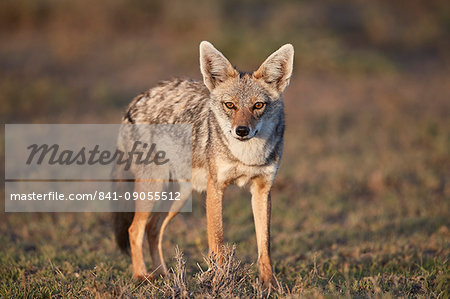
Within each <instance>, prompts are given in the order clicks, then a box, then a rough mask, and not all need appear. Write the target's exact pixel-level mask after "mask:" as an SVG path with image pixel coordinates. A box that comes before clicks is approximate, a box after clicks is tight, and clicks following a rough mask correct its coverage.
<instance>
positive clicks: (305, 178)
mask: <svg viewBox="0 0 450 299" xmlns="http://www.w3.org/2000/svg"><path fill="white" fill-rule="evenodd" d="M444 78H445V77H444V76H440V75H434V76H426V77H424V76H409V77H405V76H399V75H395V74H394V75H388V76H383V77H371V76H368V77H366V78H360V77H357V78H354V77H351V76H349V77H346V78H345V79H343V78H342V77H334V76H329V77H324V76H321V77H320V78H319V77H315V76H309V77H302V76H298V77H297V78H296V81H295V82H294V84H293V85H292V86H291V90H289V91H288V92H287V94H286V102H287V120H288V122H287V124H288V125H287V132H286V147H285V156H284V160H283V163H282V167H281V170H280V174H279V176H278V178H277V181H276V182H277V183H276V185H275V188H274V191H273V212H272V217H273V218H272V219H273V220H272V244H273V245H272V256H273V260H274V268H275V273H276V276H277V278H278V281H279V283H280V285H281V288H279V289H278V291H274V292H272V293H271V295H276V296H289V295H294V296H296V295H311V296H314V297H315V296H321V295H331V296H335V295H345V296H357V297H358V296H374V295H375V296H377V295H381V294H383V295H386V294H387V295H391V296H393V297H398V296H400V297H409V296H419V297H420V296H423V297H440V298H444V297H448V296H449V294H450V293H449V279H450V271H449V269H450V268H449V264H448V263H449V260H448V259H449V256H450V217H449V216H450V215H449V211H450V200H449V198H450V185H449V182H448V178H449V177H450V174H449V169H450V156H449V148H450V135H449V129H448V128H450V119H449V118H448V111H449V103H448V101H447V99H446V97H447V96H446V95H448V94H450V90H449V86H450V84H449V83H450V82H448V79H444ZM323 84H326V86H327V88H326V89H323V88H321V86H322V85H323ZM298 94H302V96H301V97H297V96H296V95H298ZM425 96H426V99H427V100H426V101H424V98H425ZM224 206H225V210H224V222H225V238H226V241H227V242H228V243H230V244H236V245H237V249H236V252H235V258H236V259H238V260H241V261H242V263H241V265H240V268H239V269H237V270H235V271H234V272H233V273H231V274H230V275H228V276H227V277H225V278H224V281H226V283H228V285H227V284H225V285H224V286H222V289H220V288H219V294H222V295H223V294H227V293H226V292H231V294H233V295H235V296H240V295H245V296H256V295H258V296H259V295H261V296H266V295H268V294H267V293H264V292H262V290H261V289H260V288H259V287H258V284H257V283H256V278H257V272H256V267H255V266H254V265H253V263H255V259H256V244H255V237H254V228H253V219H252V214H251V208H250V202H249V194H248V193H247V192H244V191H239V189H234V188H232V189H230V190H229V191H228V192H227V194H226V199H225V201H224ZM193 208H194V211H193V212H192V213H189V214H184V215H181V216H178V217H176V218H175V219H174V220H173V224H172V225H171V226H169V228H168V231H167V234H166V236H167V237H166V240H165V248H166V259H167V260H168V263H169V265H170V266H171V267H175V268H176V267H177V265H178V264H179V262H177V261H176V259H174V257H175V246H178V247H179V248H180V250H181V251H182V252H183V253H184V260H185V267H186V274H185V276H184V282H183V283H182V284H181V285H184V286H185V290H186V292H185V293H179V294H189V295H191V296H199V295H205V296H207V295H214V294H215V293H214V292H217V286H216V287H213V286H212V285H211V283H210V281H209V280H208V279H209V278H208V277H206V278H205V275H206V276H207V274H203V280H202V275H201V271H200V269H199V266H198V265H200V267H201V268H202V269H203V270H206V268H208V267H207V265H208V264H207V263H206V262H205V261H204V259H203V254H204V253H205V252H206V250H207V241H206V231H205V219H204V218H205V217H204V214H205V211H204V203H203V197H202V196H196V197H195V199H194V204H193ZM1 218H2V221H1V222H0V231H1V234H0V244H1V245H0V246H1V248H2V250H1V252H0V264H1V265H2V267H1V268H0V277H1V282H0V292H1V295H2V296H4V297H10V296H25V297H41V296H45V297H53V296H67V297H72V296H91V297H96V296H97V297H105V296H106V297H108V296H112V297H116V296H126V297H128V296H129V297H140V296H148V295H162V294H164V295H165V296H171V294H173V293H172V292H174V290H180V288H179V287H180V282H179V281H178V282H177V281H176V280H171V279H172V278H174V277H169V279H168V280H166V281H158V282H155V283H154V284H143V285H138V284H136V283H135V282H133V281H132V280H131V267H130V257H129V256H125V255H123V254H121V253H120V252H119V251H118V249H117V248H116V246H115V243H114V240H113V235H112V227H111V221H110V215H107V214H69V213H68V214H4V213H3V214H1ZM233 261H234V262H237V261H236V260H233ZM148 262H150V261H149V260H148ZM182 264H183V263H181V265H182ZM178 267H179V265H178ZM175 272H176V271H175ZM180 273H183V272H182V271H181V272H180V271H178V274H180ZM236 273H237V274H236ZM240 277H242V279H244V280H243V281H241V282H240ZM230 284H231V286H235V284H237V285H238V287H230ZM177 287H178V289H177ZM181 290H183V288H181ZM230 290H231V291H230Z"/></svg>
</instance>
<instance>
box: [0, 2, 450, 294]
mask: <svg viewBox="0 0 450 299" xmlns="http://www.w3.org/2000/svg"><path fill="white" fill-rule="evenodd" d="M202 40H208V41H210V42H212V43H213V44H214V45H215V46H216V47H217V48H218V49H219V50H220V51H222V52H223V53H224V55H225V56H227V58H228V59H229V60H230V61H231V62H232V63H233V64H234V65H236V66H237V67H238V68H239V69H241V70H244V71H249V70H255V69H256V68H257V67H258V66H259V64H260V63H261V62H262V61H264V59H265V58H266V57H267V56H268V55H270V54H271V53H272V52H273V51H275V50H276V49H278V48H279V47H280V46H281V45H283V44H285V43H292V44H293V45H294V47H295V51H296V52H295V66H294V75H293V77H292V80H291V85H290V87H289V88H288V89H287V91H286V92H285V96H284V98H285V102H286V117H287V131H286V139H285V140H286V141H285V151H284V157H283V162H282V165H281V169H280V173H279V176H278V177H277V180H276V185H275V188H274V192H273V213H272V214H273V221H272V223H273V225H272V227H273V237H272V240H273V244H274V245H273V256H274V260H276V261H277V262H276V264H275V268H276V272H277V273H280V275H281V277H283V281H285V282H286V283H287V284H288V285H290V286H291V287H293V286H298V285H301V286H303V289H305V288H306V289H307V288H308V287H310V288H311V289H312V290H315V291H318V292H320V293H322V292H325V290H328V289H327V288H328V286H329V284H330V282H331V283H335V286H337V287H338V288H335V290H338V289H339V288H341V290H342V289H343V285H346V284H345V283H343V281H344V282H345V281H350V283H349V287H348V288H349V289H350V292H355V294H366V293H364V292H365V291H367V289H366V288H369V287H368V285H370V283H372V289H374V288H375V286H374V285H375V282H373V281H372V280H364V279H365V278H367V277H375V278H374V279H375V280H374V281H376V282H377V283H379V289H381V290H382V291H383V292H390V291H392V294H394V295H404V294H408V293H407V292H410V291H411V290H412V291H411V292H412V293H411V294H426V295H433V294H434V295H438V294H439V292H440V289H439V286H442V285H444V286H445V285H447V284H446V282H448V277H449V267H448V257H449V254H450V249H449V248H450V246H449V240H450V232H449V229H450V220H449V219H450V212H449V211H450V181H449V180H450V117H449V112H450V100H449V95H450V76H449V74H450V73H449V66H450V2H449V1H441V0H430V1H419V0H412V1H359V0H347V1H331V0H330V1H291V0H281V1H256V0H245V1H237V0H220V1H214V2H213V1H206V0H200V1H195V2H191V1H182V0H175V1H138V0H97V1H87V0H78V1H60V0H19V1H15V0H3V1H1V2H0V107H1V108H0V116H1V119H2V122H3V123H118V122H120V119H121V116H122V113H123V111H124V109H125V108H126V106H127V104H128V103H129V102H130V101H131V99H132V98H133V97H134V96H135V95H137V94H138V93H140V92H142V91H145V90H146V89H148V88H150V87H152V86H153V85H155V84H156V83H157V82H158V81H160V80H163V79H170V78H172V77H186V78H187V77H189V78H194V79H198V80H201V75H200V71H199V61H198V60H199V57H198V45H199V43H200V41H202ZM1 134H2V135H1V137H2V138H1V142H2V143H4V132H3V131H2V133H1ZM3 151H4V146H1V149H0V153H1V155H2V156H4V153H3ZM2 160H3V159H2ZM1 163H3V161H2V162H1ZM1 169H2V170H1V171H2V172H3V171H4V170H3V169H4V167H1ZM3 175H4V174H3ZM2 188H3V186H2ZM2 192H3V190H2ZM228 193H229V194H228V195H229V197H231V199H229V200H226V201H225V212H224V213H225V229H226V232H225V234H226V238H227V240H228V241H229V242H235V243H237V244H239V245H238V252H239V254H240V256H241V257H242V258H243V259H244V260H245V261H248V262H251V261H254V260H255V259H256V253H255V252H254V248H255V246H256V245H255V240H254V231H253V223H252V216H251V209H250V204H249V201H248V194H247V193H245V192H243V191H237V190H235V189H231V190H230V191H229V192H228ZM2 197H4V196H2ZM197 200H198V201H197V204H196V203H195V202H194V205H196V207H197V208H196V210H195V211H194V212H193V214H194V216H192V215H183V216H181V217H177V218H176V220H175V221H176V222H178V223H179V225H178V226H177V228H172V229H170V228H169V230H171V232H169V233H168V234H167V235H168V238H167V241H166V243H167V244H166V247H167V248H169V249H168V252H170V253H171V252H172V251H171V250H172V248H173V246H174V245H175V244H180V247H181V248H183V250H184V251H185V252H186V254H187V256H188V259H192V261H189V262H188V264H192V266H191V269H193V270H192V271H194V272H195V269H196V266H195V262H196V261H197V260H199V259H200V254H199V252H204V251H205V250H206V236H205V233H204V230H205V226H204V219H203V218H204V217H203V216H204V208H203V203H202V201H201V199H197ZM2 206H3V205H2ZM62 215H63V216H60V215H51V216H49V215H45V214H39V215H26V214H9V215H7V214H5V213H3V212H2V214H1V215H0V217H1V219H2V221H1V222H0V231H1V237H0V240H1V241H2V242H1V243H2V245H0V247H3V246H4V249H5V250H2V253H1V254H0V260H1V261H2V262H1V263H2V266H3V267H2V268H3V270H0V271H2V272H3V273H1V275H3V276H4V277H5V278H6V281H8V280H12V279H13V277H15V278H14V279H19V280H20V279H24V277H26V275H25V274H24V273H28V272H30V271H31V273H33V274H32V275H31V278H32V279H31V280H30V281H28V282H23V284H24V285H25V286H28V287H29V288H31V289H33V288H34V286H35V284H33V279H35V280H36V281H37V280H39V279H41V276H40V275H41V274H39V273H41V271H45V269H47V268H46V267H47V264H46V263H45V261H41V260H40V257H41V256H42V255H43V252H45V254H44V256H46V257H48V258H49V259H51V260H52V261H53V262H54V263H57V261H58V260H59V259H61V261H62V260H64V259H69V264H70V267H69V266H67V267H66V268H67V269H65V268H64V267H65V266H61V267H60V268H58V269H63V270H61V271H67V273H69V272H70V271H72V272H76V273H82V271H83V270H82V269H90V267H94V265H97V264H99V263H100V264H103V265H104V267H106V268H105V269H109V270H111V269H116V270H117V271H118V273H121V272H124V271H125V272H126V271H129V266H128V264H127V263H128V262H129V261H128V260H126V258H125V257H120V255H119V254H118V253H117V252H116V250H115V249H114V245H112V243H113V240H112V239H113V238H112V233H111V231H110V230H109V225H110V224H109V220H108V218H107V216H106V215H99V214H97V215H89V217H87V216H86V215H77V214H62ZM195 216H198V217H199V218H194V217H195ZM61 217H63V219H61ZM86 217H87V218H86ZM201 217H203V218H202V219H201V220H200V218H201ZM81 219H83V221H80V220H81ZM86 219H88V220H86ZM186 222H187V223H189V225H190V227H191V228H192V227H194V228H196V229H194V230H188V229H186V225H185V223H186ZM23 223H26V224H27V225H26V226H23V225H22V224H23ZM62 223H64V224H62ZM45 224H48V226H45ZM55 224H57V226H58V227H59V228H60V230H57V231H56V232H54V233H48V232H47V229H46V227H47V228H48V227H49V226H53V227H54V226H55ZM99 224H101V225H99ZM86 231H89V232H91V233H92V234H90V237H89V238H90V239H92V240H95V242H94V243H95V246H97V247H95V248H94V249H96V250H99V249H100V251H103V253H104V255H105V256H106V257H105V256H97V255H95V253H92V254H93V256H92V257H91V260H90V262H86V265H87V266H86V265H85V266H80V265H78V264H77V263H79V262H75V261H74V262H73V263H72V262H70V258H71V256H72V255H71V254H73V253H74V252H75V255H77V254H80V255H83V256H87V252H92V251H91V250H92V246H93V245H92V244H90V245H89V244H88V245H86V244H85V241H81V240H82V238H83V234H86ZM67 234H69V235H71V236H72V239H71V238H69V239H68V240H65V241H61V236H67ZM169 235H171V236H169ZM190 235H192V236H191V237H187V236H190ZM92 240H91V241H92ZM66 241H67V242H66ZM65 242H66V243H65ZM80 244H84V245H80ZM42 248H44V249H42ZM45 248H47V250H45ZM58 248H59V249H60V250H59V251H58ZM105 248H107V250H106V249H105ZM252 250H253V252H252ZM69 252H70V253H71V254H69ZM116 255H117V260H122V261H121V262H116V263H114V262H111V259H112V257H116ZM169 255H170V254H169ZM32 256H34V257H35V258H36V259H35V261H33V262H30V263H26V262H25V261H26V260H29V259H30V257H32ZM313 257H314V258H313ZM315 258H317V263H316V262H314V263H313V260H314V259H315ZM99 260H100V262H99ZM55 261H56V262H55ZM427 261H428V262H427ZM61 263H62V265H64V263H63V262H61ZM77 265H78V266H77ZM105 265H106V266H105ZM418 265H419V266H418ZM48 267H50V266H48ZM83 267H85V268H83ZM108 267H109V268H108ZM312 267H318V269H319V270H317V271H319V272H320V273H321V274H320V277H325V278H327V279H328V282H327V283H326V282H323V281H322V280H321V279H319V278H317V277H315V276H314V275H312V274H311V272H310V270H311V269H312ZM34 268H36V269H35V270H30V269H34ZM17 269H22V270H21V271H22V272H20V271H19V272H17V274H14V275H16V276H14V275H13V276H11V274H10V273H16V272H15V271H16V270H17ZM42 269H44V270H42ZM48 269H50V270H49V271H50V272H52V271H53V270H52V269H53V268H52V267H50V268H48ZM48 269H47V270H48ZM64 269H65V270H64ZM80 269H81V270H80ZM109 270H108V271H109ZM33 271H34V272H33ZM77 271H78V272H77ZM317 271H316V272H314V273H318V272H317ZM64 273H66V272H64ZM336 273H338V274H336ZM399 273H409V274H410V275H406V278H402V277H403V276H401V275H400V274H399ZM127 274H129V272H128V273H127ZM24 275H25V276H24ZM42 275H44V276H45V274H42ZM118 275H119V274H118ZM396 275H398V276H396ZM298 277H303V280H301V279H300V281H299V280H298ZM305 277H306V278H305ZM377 277H378V278H377ZM28 278H29V277H28ZM308 278H309V279H310V280H308ZM377 279H378V280H377ZM402 279H403V280H402ZM354 281H356V285H354V284H353V282H354ZM364 281H366V282H367V283H366V284H364V283H361V282H364ZM383 283H385V284H383ZM439 283H441V284H439ZM402 285H406V289H405V287H402ZM383 286H386V288H384V287H383ZM59 287H61V286H59ZM447 287H448V285H447ZM375 289H376V288H375ZM103 290H104V292H106V293H108V292H109V291H110V289H109V287H108V284H107V283H105V287H104V289H103ZM329 292H332V291H329ZM358 292H361V293H358ZM100 293H101V291H100ZM352 294H353V293H352Z"/></svg>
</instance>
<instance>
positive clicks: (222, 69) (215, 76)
mask: <svg viewBox="0 0 450 299" xmlns="http://www.w3.org/2000/svg"><path fill="white" fill-rule="evenodd" d="M200 70H201V72H202V75H203V82H204V83H205V85H206V87H208V89H209V90H210V91H212V90H213V89H214V88H215V87H216V86H217V85H218V84H220V83H222V82H225V81H226V80H228V79H230V78H235V77H237V76H239V73H238V72H237V71H236V70H235V69H234V68H233V66H232V65H231V63H230V62H229V61H228V60H227V59H226V58H225V56H223V54H222V53H220V52H219V51H218V50H217V49H216V48H214V46H213V45H212V44H211V43H210V42H207V41H202V42H201V43H200Z"/></svg>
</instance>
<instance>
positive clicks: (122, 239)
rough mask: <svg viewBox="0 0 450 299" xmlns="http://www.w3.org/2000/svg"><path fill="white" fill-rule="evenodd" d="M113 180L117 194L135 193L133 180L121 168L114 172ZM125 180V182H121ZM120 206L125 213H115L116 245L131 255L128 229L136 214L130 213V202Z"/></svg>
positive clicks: (115, 169) (118, 167) (115, 168)
mask: <svg viewBox="0 0 450 299" xmlns="http://www.w3.org/2000/svg"><path fill="white" fill-rule="evenodd" d="M111 177H112V179H113V190H114V191H115V192H117V194H122V195H123V194H125V192H132V191H133V185H134V184H133V182H132V180H131V178H125V177H124V171H123V168H122V167H121V166H115V167H114V169H113V171H112V176H111ZM119 180H123V181H119ZM119 204H121V205H122V206H120V210H121V211H125V212H114V213H113V214H114V215H113V219H114V234H115V236H116V243H117V245H118V246H119V248H120V250H122V251H123V252H124V253H129V248H130V239H129V237H128V228H129V227H130V225H131V223H132V221H133V216H134V212H129V211H131V210H130V207H129V206H126V205H129V204H130V203H129V202H124V201H120V202H119Z"/></svg>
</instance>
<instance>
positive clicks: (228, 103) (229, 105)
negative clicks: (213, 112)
mask: <svg viewBox="0 0 450 299" xmlns="http://www.w3.org/2000/svg"><path fill="white" fill-rule="evenodd" d="M225 107H227V108H228V109H234V108H236V106H235V105H234V103H233V102H226V103H225Z"/></svg>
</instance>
